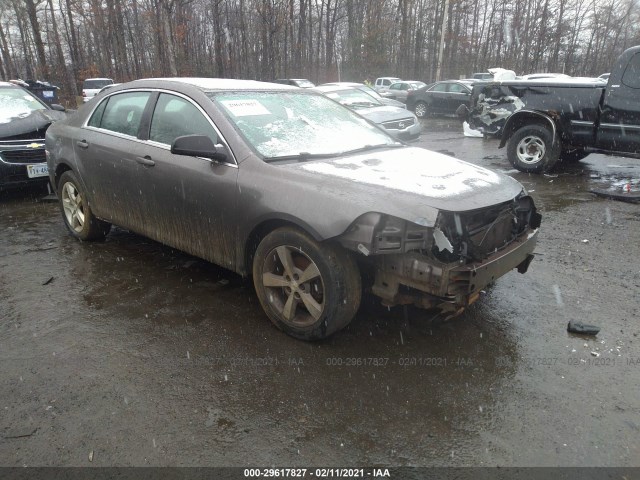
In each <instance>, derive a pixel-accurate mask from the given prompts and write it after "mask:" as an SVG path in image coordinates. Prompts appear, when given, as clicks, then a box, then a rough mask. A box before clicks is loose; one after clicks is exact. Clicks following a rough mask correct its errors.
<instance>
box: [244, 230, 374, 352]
mask: <svg viewBox="0 0 640 480" xmlns="http://www.w3.org/2000/svg"><path fill="white" fill-rule="evenodd" d="M253 284H254V286H255V289H256V293H257V295H258V299H259V300H260V304H261V305H262V308H263V309H264V311H265V313H266V314H267V316H268V317H269V319H270V320H271V321H272V322H273V323H274V325H276V326H277V327H278V328H279V329H281V330H283V331H284V332H286V333H288V334H289V335H291V336H293V337H295V338H299V339H301V340H319V339H322V338H326V337H328V336H329V335H331V334H332V333H335V332H337V331H338V330H340V329H342V328H344V327H346V326H347V325H348V324H349V322H350V321H351V320H352V319H353V316H354V315H355V314H356V312H357V310H358V307H359V306H360V297H361V293H362V292H361V291H362V286H361V280H360V272H359V270H358V266H357V264H356V262H355V260H354V259H353V257H352V256H351V255H349V253H348V252H347V251H346V250H344V249H342V248H341V247H340V246H338V245H332V244H324V243H318V242H316V241H315V240H313V238H311V237H309V236H308V235H306V234H305V233H303V232H302V231H300V230H297V229H295V228H290V227H285V228H278V229H277V230H274V231H273V232H271V233H269V234H268V235H267V236H266V237H264V239H263V240H262V241H261V242H260V244H259V245H258V248H257V250H256V253H255V255H254V259H253Z"/></svg>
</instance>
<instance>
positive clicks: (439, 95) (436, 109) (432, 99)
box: [427, 82, 449, 113]
mask: <svg viewBox="0 0 640 480" xmlns="http://www.w3.org/2000/svg"><path fill="white" fill-rule="evenodd" d="M447 89H448V83H446V82H442V83H436V84H435V85H434V86H433V87H431V88H430V89H429V90H428V92H427V96H428V97H429V110H430V111H431V112H433V113H443V112H446V111H447V108H448V99H449V94H448V93H447Z"/></svg>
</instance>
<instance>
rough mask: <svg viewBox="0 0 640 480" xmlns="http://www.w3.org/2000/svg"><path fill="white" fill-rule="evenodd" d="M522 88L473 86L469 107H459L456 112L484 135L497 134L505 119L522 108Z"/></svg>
mask: <svg viewBox="0 0 640 480" xmlns="http://www.w3.org/2000/svg"><path fill="white" fill-rule="evenodd" d="M523 90H525V89H523V88H515V87H510V86H507V85H500V84H488V85H481V86H474V89H473V94H472V97H471V105H472V107H471V109H470V110H469V109H466V108H465V109H462V108H459V109H458V111H456V113H457V114H458V116H460V117H463V118H464V119H465V120H466V121H467V122H468V123H469V126H470V127H471V128H472V129H473V130H478V131H480V132H481V133H482V134H483V135H486V136H499V135H500V134H501V132H502V128H503V127H504V125H505V123H506V122H507V119H508V118H509V117H510V116H511V115H512V114H513V113H515V112H517V111H518V110H522V109H523V108H524V106H525V104H524V102H523V101H522V99H521V98H520V97H521V96H522V91H523Z"/></svg>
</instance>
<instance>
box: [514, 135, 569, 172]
mask: <svg viewBox="0 0 640 480" xmlns="http://www.w3.org/2000/svg"><path fill="white" fill-rule="evenodd" d="M558 145H559V141H558V139H557V138H555V139H554V138H553V134H552V133H551V131H550V130H549V129H548V128H546V127H543V126H542V125H528V126H526V127H522V128H520V129H519V130H518V131H516V133H514V134H513V136H512V137H511V138H510V139H509V143H508V145H507V157H508V159H509V161H510V162H511V164H512V165H513V166H514V167H516V168H517V169H518V170H520V171H521V172H527V173H542V172H547V171H549V170H551V169H552V168H553V166H554V165H555V164H556V162H557V161H558V158H559V157H560V148H559V146H558Z"/></svg>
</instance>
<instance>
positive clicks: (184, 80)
mask: <svg viewBox="0 0 640 480" xmlns="http://www.w3.org/2000/svg"><path fill="white" fill-rule="evenodd" d="M143 82H145V83H146V82H170V83H181V84H187V85H192V86H194V87H197V88H199V89H201V90H296V91H297V90H299V89H298V88H296V87H293V86H291V85H283V84H281V83H269V82H258V81H257V80H238V79H235V78H199V77H169V78H145V79H141V80H134V81H133V82H130V85H132V86H133V85H134V84H136V83H143ZM125 85H126V84H125Z"/></svg>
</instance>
